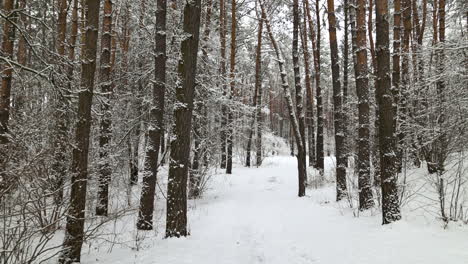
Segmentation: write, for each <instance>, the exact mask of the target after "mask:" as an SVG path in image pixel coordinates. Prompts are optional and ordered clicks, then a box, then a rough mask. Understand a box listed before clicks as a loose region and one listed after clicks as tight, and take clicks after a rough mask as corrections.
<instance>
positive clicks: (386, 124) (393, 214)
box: [375, 0, 401, 224]
mask: <svg viewBox="0 0 468 264" xmlns="http://www.w3.org/2000/svg"><path fill="white" fill-rule="evenodd" d="M375 7H376V8H375V17H376V32H377V33H376V37H377V43H376V44H377V45H376V50H377V53H376V58H377V87H376V91H377V99H378V100H377V103H378V107H379V147H380V175H381V177H382V181H381V186H382V219H383V221H382V222H383V224H389V223H391V222H394V221H397V220H399V219H401V213H400V203H399V201H398V187H397V173H396V156H395V151H396V146H395V138H394V136H393V131H394V130H393V114H394V113H393V96H392V91H391V89H390V88H391V87H390V50H389V46H390V43H389V42H390V38H389V25H388V15H389V14H388V1H387V0H379V1H376V6H375Z"/></svg>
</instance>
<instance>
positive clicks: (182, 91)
mask: <svg viewBox="0 0 468 264" xmlns="http://www.w3.org/2000/svg"><path fill="white" fill-rule="evenodd" d="M200 13H201V0H194V1H187V2H186V3H185V7H184V16H183V17H184V20H183V21H184V22H183V32H184V36H185V38H184V39H183V40H182V43H181V48H180V49H181V59H180V60H179V63H178V69H177V71H178V77H179V78H180V82H179V83H180V84H179V85H178V86H177V87H176V91H175V93H176V104H175V107H174V118H175V124H174V127H173V135H174V137H175V139H174V140H173V141H172V142H171V158H170V164H169V176H168V186H167V216H166V237H180V236H187V235H188V230H187V177H188V168H189V156H190V133H191V130H192V112H193V98H194V91H195V85H196V83H195V74H196V69H197V52H198V42H199V36H200Z"/></svg>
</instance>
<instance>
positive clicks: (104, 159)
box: [96, 0, 113, 216]
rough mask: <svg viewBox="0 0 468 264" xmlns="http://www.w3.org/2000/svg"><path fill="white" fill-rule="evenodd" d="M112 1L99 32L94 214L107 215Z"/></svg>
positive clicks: (107, 5) (111, 88)
mask: <svg viewBox="0 0 468 264" xmlns="http://www.w3.org/2000/svg"><path fill="white" fill-rule="evenodd" d="M111 51H112V1H111V0H105V1H104V19H103V23H102V34H101V62H100V63H101V65H100V71H99V82H100V86H101V93H102V94H103V99H102V102H101V113H102V116H101V122H100V135H99V159H100V160H101V162H100V164H99V166H100V167H99V190H98V201H97V205H96V215H100V216H107V214H108V207H109V184H110V181H111V175H112V168H111V162H110V157H109V156H110V155H109V154H110V142H111V139H112V113H111V105H110V102H111V100H112V95H113V81H112V76H111V75H112V67H111Z"/></svg>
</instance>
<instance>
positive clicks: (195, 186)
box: [189, 0, 213, 198]
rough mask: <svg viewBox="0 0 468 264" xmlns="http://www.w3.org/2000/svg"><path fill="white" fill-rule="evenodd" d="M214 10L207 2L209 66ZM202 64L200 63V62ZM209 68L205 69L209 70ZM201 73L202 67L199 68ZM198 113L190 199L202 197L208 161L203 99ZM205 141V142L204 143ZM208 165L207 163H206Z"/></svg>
mask: <svg viewBox="0 0 468 264" xmlns="http://www.w3.org/2000/svg"><path fill="white" fill-rule="evenodd" d="M212 9H213V1H212V0H207V1H206V15H205V26H204V30H203V37H202V47H201V50H202V57H201V61H202V62H203V63H204V64H205V66H207V64H208V59H209V56H208V47H209V43H208V40H209V38H210V33H211V14H212ZM199 63H200V61H199ZM207 68H208V67H205V69H207ZM198 70H199V71H200V67H198ZM200 96H201V95H200V93H198V94H196V97H200ZM196 110H197V113H196V114H195V115H194V125H193V134H194V149H193V162H192V168H191V170H190V185H189V197H190V198H197V197H199V196H200V194H201V193H200V191H201V190H200V185H201V173H200V171H201V168H202V163H203V162H201V159H203V160H204V161H206V160H207V153H206V152H207V151H206V150H207V147H206V141H207V138H206V135H205V132H207V129H209V128H208V122H207V120H208V119H209V117H208V109H207V107H206V105H205V104H204V102H203V100H202V98H199V100H198V102H197V104H196ZM203 141H205V142H203ZM205 163H206V162H205Z"/></svg>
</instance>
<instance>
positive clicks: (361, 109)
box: [355, 0, 374, 210]
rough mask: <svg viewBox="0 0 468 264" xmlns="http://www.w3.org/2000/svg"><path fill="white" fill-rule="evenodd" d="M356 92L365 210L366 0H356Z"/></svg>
mask: <svg viewBox="0 0 468 264" xmlns="http://www.w3.org/2000/svg"><path fill="white" fill-rule="evenodd" d="M356 18H357V19H356V28H357V30H356V44H357V49H356V67H355V70H356V72H355V75H356V92H357V96H358V116H359V128H358V159H357V168H358V189H359V190H358V191H359V209H360V210H366V209H369V208H370V207H372V206H373V204H374V201H373V199H372V188H371V178H370V146H369V126H370V121H369V80H368V77H367V76H368V67H367V41H366V1H365V0H357V13H356Z"/></svg>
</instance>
